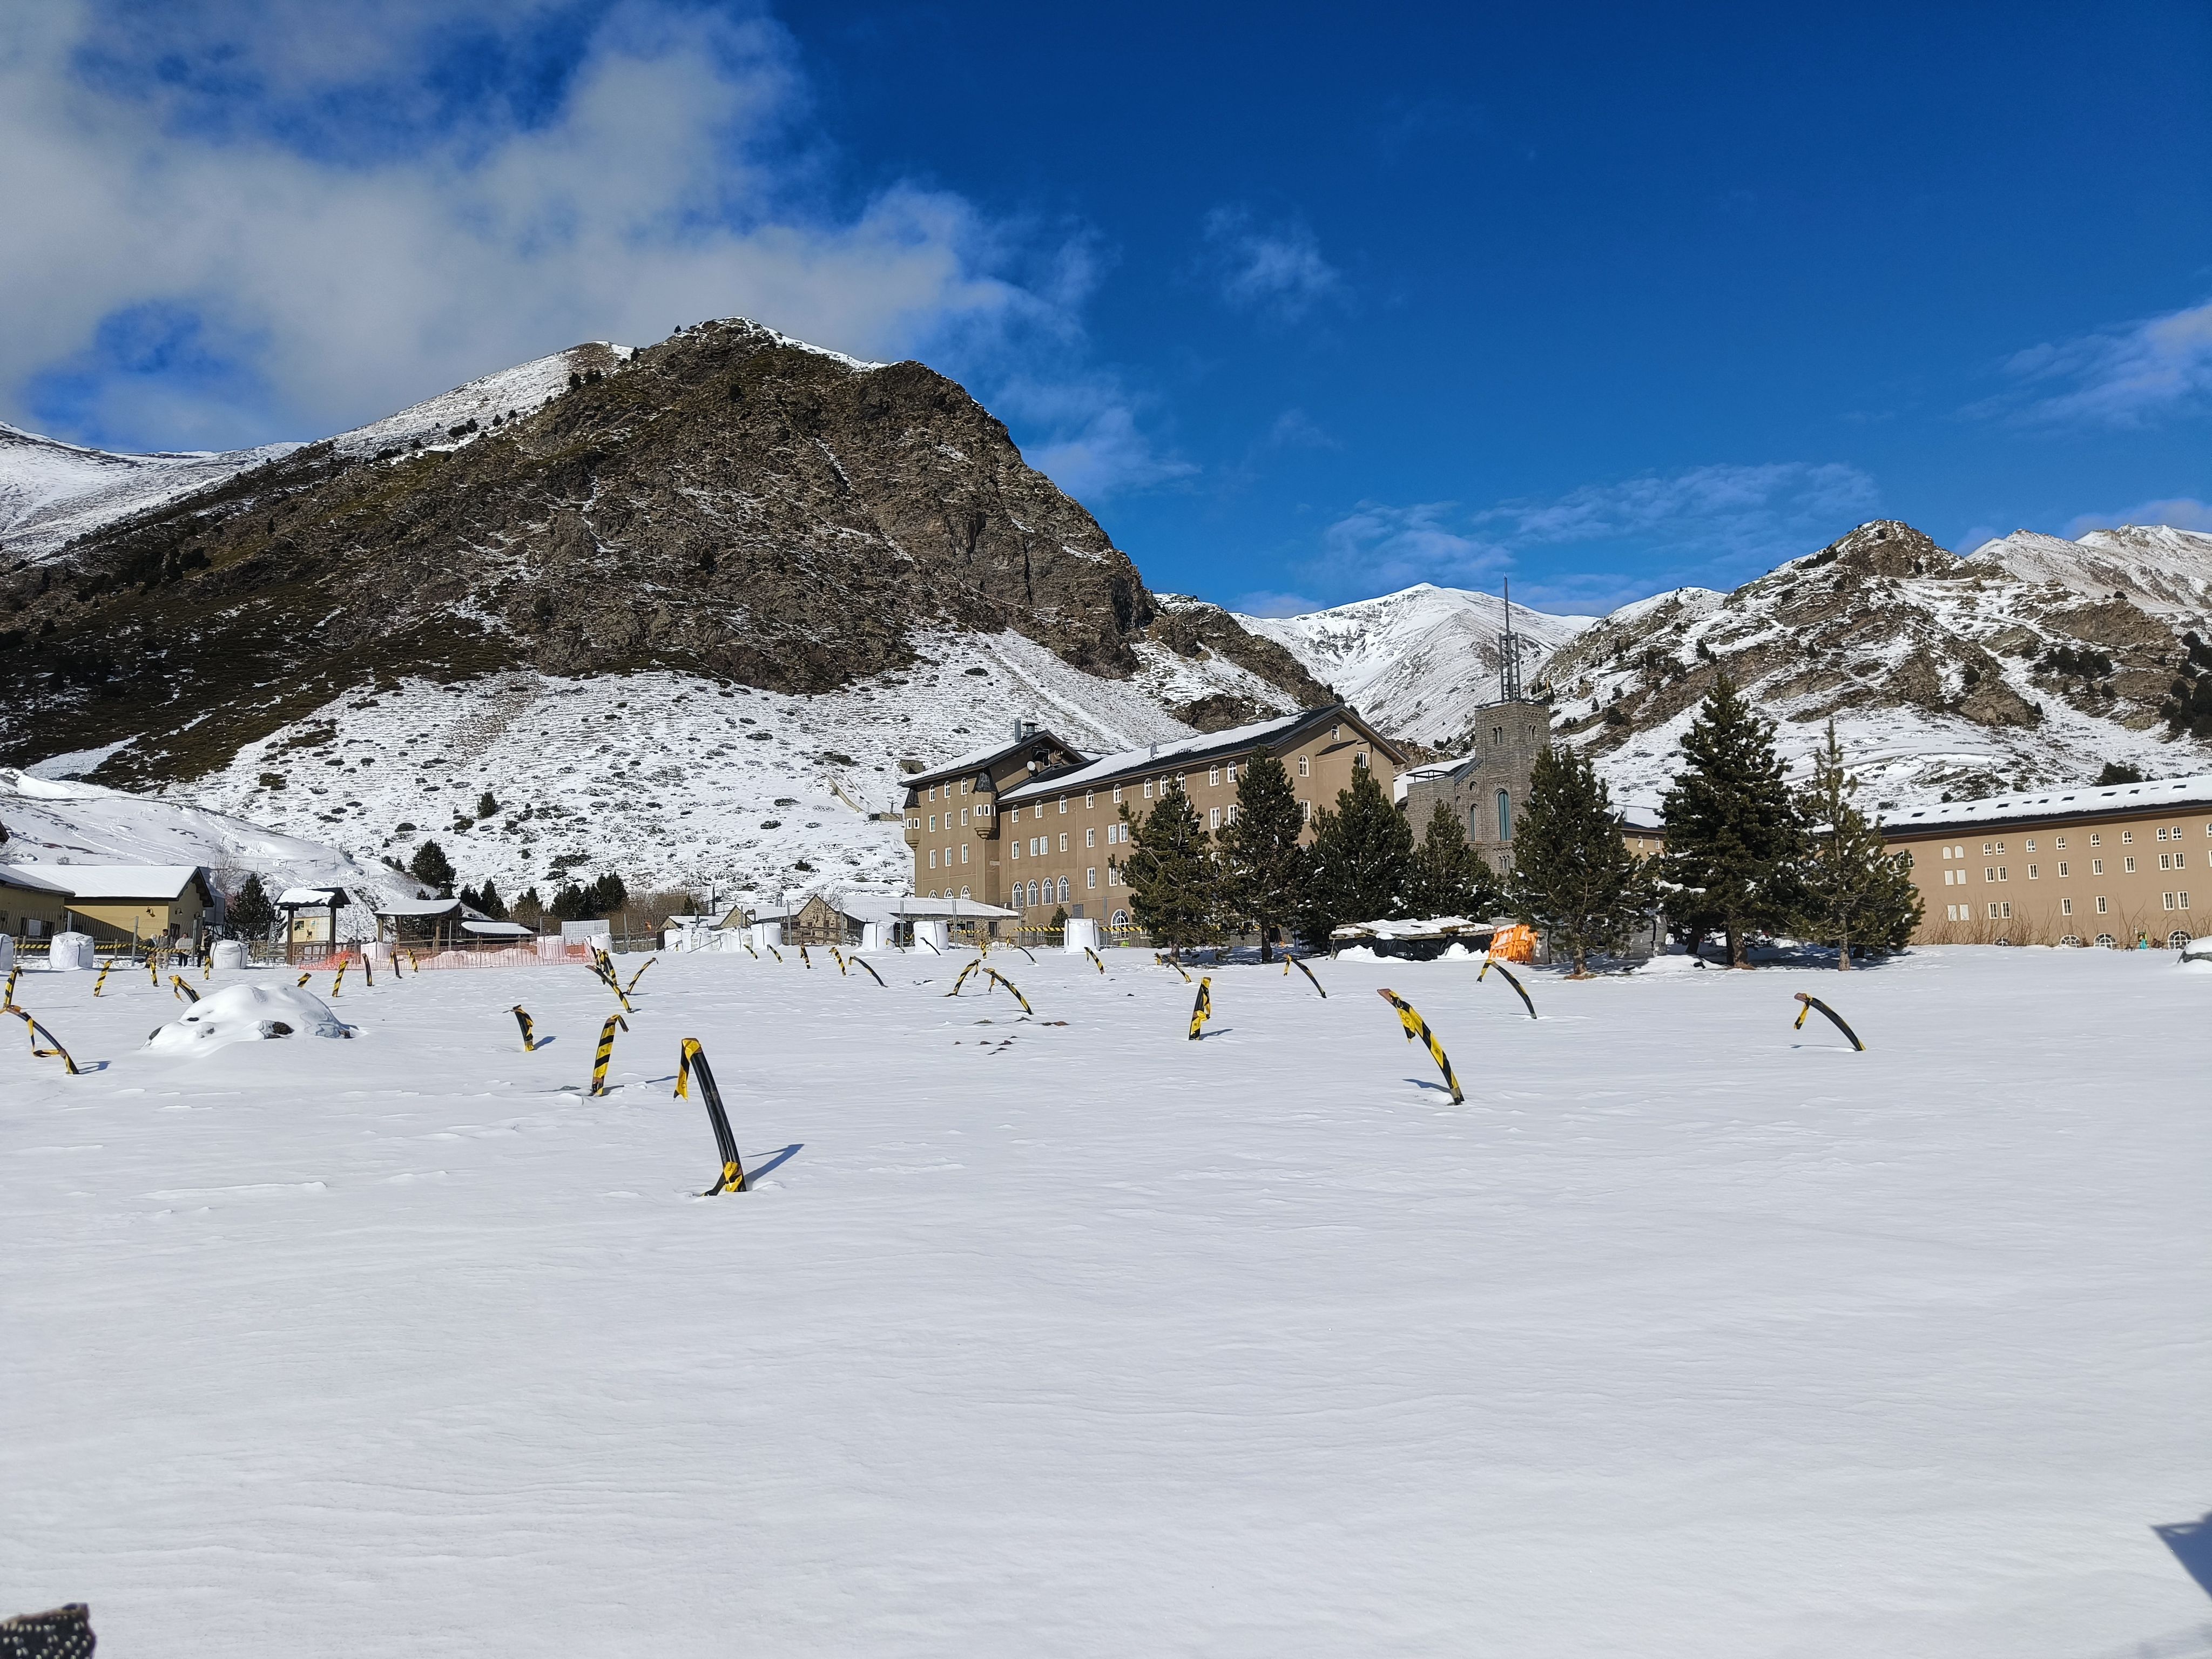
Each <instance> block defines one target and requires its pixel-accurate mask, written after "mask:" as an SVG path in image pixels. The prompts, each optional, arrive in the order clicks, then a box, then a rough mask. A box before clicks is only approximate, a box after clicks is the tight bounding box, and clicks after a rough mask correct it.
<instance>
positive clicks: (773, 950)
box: [768, 945, 783, 962]
mask: <svg viewBox="0 0 2212 1659" xmlns="http://www.w3.org/2000/svg"><path fill="white" fill-rule="evenodd" d="M768 953H769V955H770V956H772V957H775V959H776V960H777V961H778V962H781V961H782V960H783V952H782V951H779V950H777V949H776V948H775V946H774V945H769V947H768Z"/></svg>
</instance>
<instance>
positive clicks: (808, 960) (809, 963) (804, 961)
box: [799, 945, 814, 974]
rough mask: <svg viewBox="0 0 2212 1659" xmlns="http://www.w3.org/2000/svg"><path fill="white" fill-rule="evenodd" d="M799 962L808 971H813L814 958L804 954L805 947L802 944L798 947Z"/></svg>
mask: <svg viewBox="0 0 2212 1659" xmlns="http://www.w3.org/2000/svg"><path fill="white" fill-rule="evenodd" d="M799 966H800V967H802V968H804V969H806V971H807V972H808V973H810V974H811V973H812V972H813V971H814V958H813V957H810V956H808V955H807V954H806V947H805V945H800V946H799Z"/></svg>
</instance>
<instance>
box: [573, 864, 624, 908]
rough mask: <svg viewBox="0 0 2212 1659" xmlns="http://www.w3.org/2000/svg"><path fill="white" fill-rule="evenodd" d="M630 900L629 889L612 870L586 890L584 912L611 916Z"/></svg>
mask: <svg viewBox="0 0 2212 1659" xmlns="http://www.w3.org/2000/svg"><path fill="white" fill-rule="evenodd" d="M584 903H585V911H584V914H585V915H587V916H593V917H598V916H611V915H615V914H616V913H617V911H619V910H621V909H622V908H623V907H624V906H626V905H627V904H629V889H628V888H627V887H625V886H623V878H621V877H620V876H618V875H617V874H616V873H615V872H613V871H611V870H610V871H608V872H606V874H605V875H604V876H601V877H600V878H599V879H598V880H597V881H595V882H593V883H592V884H591V885H590V886H589V887H587V888H586V889H585V890H584Z"/></svg>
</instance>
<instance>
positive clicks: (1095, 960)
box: [1083, 945, 1106, 974]
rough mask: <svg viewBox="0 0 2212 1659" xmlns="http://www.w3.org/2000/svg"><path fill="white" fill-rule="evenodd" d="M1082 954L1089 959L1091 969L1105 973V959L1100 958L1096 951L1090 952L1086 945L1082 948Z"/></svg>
mask: <svg viewBox="0 0 2212 1659" xmlns="http://www.w3.org/2000/svg"><path fill="white" fill-rule="evenodd" d="M1083 954H1084V955H1085V956H1086V957H1090V958H1091V966H1092V967H1093V968H1096V969H1097V970H1098V971H1099V972H1100V973H1102V974H1103V973H1104V972H1105V971H1106V961H1105V958H1104V957H1101V956H1100V955H1099V954H1098V952H1097V951H1094V950H1092V949H1091V947H1090V946H1089V945H1085V946H1084V947H1083Z"/></svg>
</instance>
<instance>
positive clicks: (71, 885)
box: [14, 864, 200, 899]
mask: <svg viewBox="0 0 2212 1659" xmlns="http://www.w3.org/2000/svg"><path fill="white" fill-rule="evenodd" d="M14 867H15V868H17V869H20V868H21V867H22V866H20V865H18V866H14ZM52 867H53V868H54V869H55V870H56V872H57V873H56V875H55V877H54V879H56V880H57V881H58V882H60V883H61V884H63V886H64V888H65V889H66V890H68V892H69V894H70V896H71V897H73V898H81V899H145V898H159V899H173V898H175V897H177V896H179V895H180V894H181V893H183V891H184V890H185V888H187V887H189V886H191V884H192V883H193V882H194V881H196V880H197V879H199V875H200V871H199V866H197V865H196V864H71V865H66V866H52ZM64 869H66V870H67V871H68V872H69V873H68V874H66V875H63V874H60V873H59V872H60V871H61V870H64Z"/></svg>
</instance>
